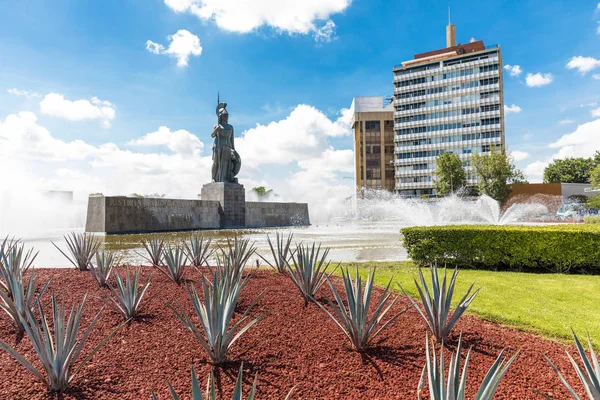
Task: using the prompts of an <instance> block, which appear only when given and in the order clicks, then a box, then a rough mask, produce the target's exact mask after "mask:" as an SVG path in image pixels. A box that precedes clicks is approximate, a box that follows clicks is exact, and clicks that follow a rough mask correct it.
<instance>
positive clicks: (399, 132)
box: [393, 24, 504, 196]
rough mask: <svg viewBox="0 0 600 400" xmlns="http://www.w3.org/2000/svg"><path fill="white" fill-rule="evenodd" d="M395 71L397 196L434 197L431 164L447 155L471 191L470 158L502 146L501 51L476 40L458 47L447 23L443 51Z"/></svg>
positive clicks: (473, 179)
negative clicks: (456, 163)
mask: <svg viewBox="0 0 600 400" xmlns="http://www.w3.org/2000/svg"><path fill="white" fill-rule="evenodd" d="M393 71H394V131H395V150H394V154H395V178H396V182H395V183H396V184H395V189H396V191H397V192H399V193H400V194H401V195H406V196H422V195H431V194H435V191H434V189H433V186H434V179H435V176H434V171H435V169H436V165H435V160H436V157H437V156H439V155H440V154H443V153H445V152H452V153H456V154H457V155H458V156H459V157H460V158H461V160H462V161H463V166H464V167H465V169H466V172H467V186H471V187H472V186H474V185H475V184H476V183H477V178H476V176H475V175H474V173H473V170H472V167H471V165H470V159H471V155H472V154H473V153H474V152H478V153H480V154H481V153H486V152H489V151H490V148H492V147H494V146H504V93H503V92H504V91H503V83H502V54H501V52H500V46H498V45H493V46H485V45H484V44H483V41H481V40H479V41H476V40H475V39H471V41H470V42H469V43H467V44H458V45H457V44H456V28H455V26H454V25H452V24H449V25H448V26H447V27H446V48H443V49H440V50H434V51H429V52H426V53H421V54H417V55H415V57H414V59H412V60H409V61H405V62H403V63H402V64H401V65H398V66H396V67H394V69H393Z"/></svg>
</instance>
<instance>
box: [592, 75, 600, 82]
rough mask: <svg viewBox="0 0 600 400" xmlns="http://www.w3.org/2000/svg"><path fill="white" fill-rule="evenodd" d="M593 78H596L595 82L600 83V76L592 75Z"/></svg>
mask: <svg viewBox="0 0 600 400" xmlns="http://www.w3.org/2000/svg"><path fill="white" fill-rule="evenodd" d="M592 78H594V79H595V80H597V81H599V80H600V74H594V75H592Z"/></svg>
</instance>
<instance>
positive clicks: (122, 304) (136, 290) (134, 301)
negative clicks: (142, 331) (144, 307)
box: [107, 268, 150, 321]
mask: <svg viewBox="0 0 600 400" xmlns="http://www.w3.org/2000/svg"><path fill="white" fill-rule="evenodd" d="M140 275H141V271H140V269H139V268H138V269H136V271H135V272H134V273H133V276H130V275H129V268H127V270H126V272H125V280H124V281H123V278H122V277H121V275H120V274H119V273H117V274H115V287H112V286H111V285H109V286H108V290H110V292H111V293H112V295H113V297H110V298H109V302H107V304H109V305H110V306H111V307H112V308H113V309H114V310H115V311H117V312H119V313H121V314H122V315H123V317H125V320H126V321H131V319H133V318H136V317H137V316H138V315H139V312H138V309H139V306H140V303H141V302H142V299H143V298H144V295H145V294H146V291H147V290H148V288H149V287H150V280H148V282H147V283H146V284H145V285H143V284H140Z"/></svg>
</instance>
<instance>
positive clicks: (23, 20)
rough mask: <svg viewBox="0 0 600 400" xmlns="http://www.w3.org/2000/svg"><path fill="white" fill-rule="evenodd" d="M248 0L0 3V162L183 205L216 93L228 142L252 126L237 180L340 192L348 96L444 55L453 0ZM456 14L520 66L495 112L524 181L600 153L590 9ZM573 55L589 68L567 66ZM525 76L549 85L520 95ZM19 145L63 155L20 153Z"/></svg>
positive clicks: (348, 140)
mask: <svg viewBox="0 0 600 400" xmlns="http://www.w3.org/2000/svg"><path fill="white" fill-rule="evenodd" d="M242 3H243V2H239V1H235V0H228V1H225V0H219V1H217V0H104V1H80V0H79V1H76V0H54V1H52V2H49V1H42V0H28V1H10V0H0V38H1V39H0V154H2V147H4V150H5V156H6V155H7V154H6V153H8V152H9V150H7V149H10V157H9V158H12V163H13V164H12V165H18V166H20V167H22V168H23V170H24V171H26V173H27V174H28V177H29V178H31V179H33V180H35V182H36V184H40V185H43V186H45V187H47V188H48V187H55V188H61V189H66V188H70V187H72V186H77V187H78V188H80V189H81V190H82V191H84V192H85V191H88V192H89V191H106V192H126V193H129V192H133V191H137V192H139V191H142V192H144V191H145V192H147V193H150V192H156V191H159V192H160V191H163V192H168V193H170V194H171V193H172V194H174V195H179V196H187V197H189V196H192V195H193V192H195V191H199V187H200V186H201V184H202V183H203V182H204V181H206V179H207V176H208V172H207V171H204V169H206V168H207V166H208V165H209V160H208V158H209V157H210V146H211V140H210V137H209V136H210V132H211V128H212V126H213V124H214V123H215V115H214V107H215V103H216V96H217V92H220V93H221V98H222V99H223V100H225V101H227V102H228V103H229V107H228V108H229V110H230V114H231V123H232V124H233V125H234V127H235V128H236V135H237V136H238V137H240V138H241V136H242V132H244V131H247V138H244V139H243V140H241V141H240V143H241V146H242V147H243V148H244V150H246V152H247V154H243V153H242V154H241V156H242V158H243V160H244V159H246V160H249V161H248V162H246V163H244V167H243V172H242V173H241V177H242V178H244V179H245V180H246V181H247V186H252V185H255V184H260V183H262V184H266V185H268V186H270V187H274V188H276V190H278V191H279V192H281V193H283V194H286V195H289V196H300V197H302V194H301V193H300V194H299V193H298V192H299V191H302V192H304V191H308V190H310V189H311V187H315V186H316V187H322V188H325V189H324V191H325V192H327V193H335V192H339V191H340V190H341V191H342V192H343V193H349V190H351V189H350V187H351V181H349V180H345V179H343V178H344V177H348V176H352V168H351V160H352V154H351V152H350V150H351V149H352V137H351V136H350V135H349V130H348V126H347V114H344V113H343V112H342V110H343V109H344V108H348V107H349V106H350V103H351V101H352V98H353V97H354V96H365V95H391V93H392V67H393V66H394V65H395V64H399V63H400V62H402V61H405V60H407V59H410V58H412V56H413V55H414V54H415V53H419V52H424V51H428V50H432V49H437V48H441V47H443V46H444V44H445V36H444V34H445V25H446V23H447V5H448V2H447V1H389V0H352V1H350V0H310V1H309V0H305V1H302V2H299V1H293V0H279V1H275V0H261V1H256V2H254V6H253V7H251V8H250V9H243V5H242ZM296 3H298V4H296ZM299 3H301V4H299ZM451 6H452V22H453V23H454V24H455V25H456V26H457V37H458V41H459V42H467V41H468V40H469V39H470V38H471V37H474V38H476V39H482V40H484V41H485V43H486V44H496V43H498V44H500V46H501V48H502V52H503V59H504V64H509V65H518V66H520V69H521V71H522V72H521V73H520V75H518V76H510V74H509V73H508V72H509V71H505V104H506V105H507V106H511V107H512V105H516V106H518V109H520V110H521V111H520V112H513V113H509V114H508V115H507V118H506V138H507V144H508V148H509V149H510V150H511V151H513V152H515V156H516V158H517V159H518V165H519V166H520V167H521V168H523V169H525V171H526V172H527V173H528V174H529V175H530V179H532V180H536V179H539V177H540V173H541V172H540V171H541V170H543V166H544V165H545V163H547V162H548V161H549V160H550V159H551V158H552V157H559V156H565V155H587V154H588V153H589V152H590V151H591V152H592V153H593V151H592V150H595V147H596V146H598V148H599V149H600V139H599V138H598V137H597V136H598V135H600V132H599V130H600V123H596V122H597V121H598V118H596V117H600V105H599V104H598V103H597V102H598V101H599V100H600V99H599V97H600V75H599V76H598V78H599V79H595V78H594V75H597V74H600V61H599V59H600V46H599V45H600V30H599V27H600V25H599V23H600V4H599V3H598V1H597V0H579V1H564V0H563V1H549V0H544V1H541V0H524V1H506V0H504V1H503V0H497V1H480V2H473V1H452V2H451ZM240 10H241V11H240ZM329 21H332V22H329ZM332 27H333V28H332ZM328 28H329V29H328ZM181 31H186V32H187V33H186V34H185V35H187V36H185V39H186V40H187V41H185V42H182V43H180V45H179V48H178V49H179V50H176V49H173V51H172V53H177V52H178V51H179V54H181V51H183V53H186V52H188V53H189V52H190V51H191V53H189V54H188V57H187V65H185V66H182V65H179V64H180V63H178V59H177V58H176V57H175V56H173V54H169V45H170V44H171V42H172V41H173V35H176V33H177V32H181ZM170 36H171V38H169V37H170ZM194 37H197V39H193V38H194ZM190 38H191V39H190ZM194 40H197V41H198V42H199V43H198V42H194ZM148 41H151V42H152V43H153V46H155V47H153V48H154V49H155V52H154V53H158V54H154V53H153V52H151V51H149V50H148V46H149V45H148ZM190 41H191V42H190ZM173 43H175V41H173ZM190 43H191V44H190ZM160 46H162V47H160ZM186 46H187V47H186ZM199 47H201V50H199ZM182 49H183V50H182ZM197 53H200V54H197ZM573 57H585V58H584V59H578V60H576V61H575V63H574V65H573V66H572V68H571V69H569V68H567V64H568V63H569V62H570V61H571V60H572V59H573ZM184 58H185V57H184ZM528 74H534V75H535V74H542V75H540V76H539V77H543V76H546V77H548V75H547V74H551V77H552V79H551V82H550V83H548V84H545V85H543V86H535V87H530V86H529V85H528V84H527V75H528ZM532 82H533V81H532ZM9 91H10V92H9ZM49 94H54V96H53V97H51V98H48V97H47V96H48V95H49ZM92 98H96V99H98V100H96V101H92ZM77 100H81V101H84V102H87V103H88V104H79V106H81V107H83V109H82V108H78V107H77V106H75V105H74V104H73V103H72V102H75V101H77ZM44 102H46V103H45V106H42V105H41V103H44ZM302 104H304V105H308V106H310V107H305V108H299V105H302ZM103 107H104V110H102V108H103ZM513 109H517V108H513ZM98 110H100V111H98ZM111 110H112V111H111ZM595 110H597V114H595V116H594V114H593V112H594V111H595ZM22 112H29V113H30V114H19V113H22ZM32 114H33V116H32ZM11 115H12V118H9V117H10V116H11ZM282 121H283V123H282ZM286 121H287V122H286ZM569 121H570V122H569ZM163 126H164V127H166V129H167V130H164V129H163V130H162V131H161V130H159V128H160V127H163ZM19 132H20V133H19ZM177 132H179V133H177ZM151 133H154V135H151V136H149V135H148V134H151ZM39 135H42V136H39ZM192 136H195V137H197V139H194V137H192ZM32 137H33V138H34V139H31V138H32ZM27 138H29V140H37V142H36V143H37V144H38V145H40V146H42V143H43V146H45V148H49V149H52V148H53V147H52V146H57V148H56V152H57V153H60V154H61V156H60V157H51V156H50V155H49V154H47V153H48V152H54V151H55V150H48V151H46V153H44V151H42V150H39V151H36V152H33V153H31V152H30V148H31V147H32V146H31V144H27V140H28V139H27ZM198 139H199V142H201V143H199V142H198V141H197V140H198ZM78 140H79V141H81V142H75V141H78ZM559 140H560V142H559ZM17 142H18V143H17ZM169 143H170V144H171V145H170V146H169ZM173 143H178V146H179V147H177V146H176V145H173ZM267 143H274V144H273V145H272V146H270V147H267V146H266V144H267ZM552 143H555V145H554V147H549V145H551V144H552ZM34 144H35V143H34ZM109 144H110V146H109ZM278 146H279V147H278ZM34 147H35V146H34ZM269 149H271V150H269ZM188 150H189V151H188ZM275 150H277V151H275ZM69 152H73V153H77V154H73V155H69V154H68V153H69ZM111 152H112V153H111ZM30 153H31V154H30ZM63 153H64V154H63ZM275 153H277V154H275ZM278 154H279V155H278ZM192 156H193V157H196V158H198V160H196V159H192ZM165 164H169V166H168V168H164V167H165ZM190 169H191V170H194V169H197V170H198V171H197V174H196V175H194V174H193V173H192V172H193V171H190ZM115 171H122V173H117V172H115ZM136 182H137V184H136ZM164 182H175V183H174V184H173V186H169V185H165V184H164ZM143 185H147V186H146V187H148V186H150V187H152V188H150V187H148V188H147V189H146V187H144V186H143ZM311 185H312V186H311ZM192 187H193V188H192ZM96 188H97V190H96ZM154 188H156V190H154Z"/></svg>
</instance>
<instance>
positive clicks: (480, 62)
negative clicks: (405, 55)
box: [394, 56, 499, 82]
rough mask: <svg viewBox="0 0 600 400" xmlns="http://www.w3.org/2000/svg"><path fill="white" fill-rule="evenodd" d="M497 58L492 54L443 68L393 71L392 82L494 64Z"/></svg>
mask: <svg viewBox="0 0 600 400" xmlns="http://www.w3.org/2000/svg"><path fill="white" fill-rule="evenodd" d="M498 60H499V57H498V56H492V57H489V58H486V59H484V60H473V61H469V62H466V63H463V64H455V65H450V66H447V67H443V68H436V69H430V70H427V71H418V72H411V73H408V74H400V73H397V72H395V73H394V82H397V81H401V80H405V79H411V78H419V77H422V76H433V75H439V74H440V72H442V73H445V72H452V71H456V70H461V69H468V68H471V67H476V66H477V67H478V66H483V65H489V64H496V63H498ZM397 67H398V68H402V65H400V66H396V67H394V69H398V68H397Z"/></svg>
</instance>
